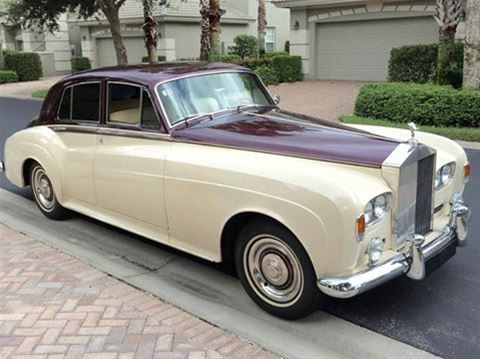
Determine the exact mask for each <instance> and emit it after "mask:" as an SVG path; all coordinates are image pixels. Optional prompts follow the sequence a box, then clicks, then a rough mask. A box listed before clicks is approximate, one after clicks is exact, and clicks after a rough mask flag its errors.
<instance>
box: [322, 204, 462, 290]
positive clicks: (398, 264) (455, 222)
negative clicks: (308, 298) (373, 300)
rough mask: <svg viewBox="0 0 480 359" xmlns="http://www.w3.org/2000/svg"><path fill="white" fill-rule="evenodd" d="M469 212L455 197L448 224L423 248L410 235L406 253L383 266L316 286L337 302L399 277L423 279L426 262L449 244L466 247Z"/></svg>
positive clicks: (325, 279) (420, 240)
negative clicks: (338, 299) (453, 243)
mask: <svg viewBox="0 0 480 359" xmlns="http://www.w3.org/2000/svg"><path fill="white" fill-rule="evenodd" d="M469 216H470V209H469V208H468V207H467V206H466V205H465V204H464V203H463V198H462V197H461V196H457V197H456V198H455V200H454V203H453V206H452V211H451V213H450V221H449V223H448V224H447V225H446V226H445V228H444V229H443V232H442V233H441V234H440V235H439V236H438V237H437V238H435V239H434V240H432V241H431V242H429V243H428V244H426V245H424V244H423V243H424V237H423V236H420V235H413V236H411V237H410V238H409V239H408V242H409V244H410V248H409V251H408V252H407V253H397V254H396V255H394V256H393V257H392V258H390V259H388V260H387V261H386V262H384V263H382V264H379V265H375V266H372V267H369V268H366V269H364V270H363V271H361V272H358V273H356V274H353V275H351V276H343V277H342V276H340V277H323V278H320V279H319V280H318V282H317V286H318V288H319V289H320V290H321V291H322V292H323V293H325V294H327V295H329V296H331V297H336V298H350V297H354V296H356V295H358V294H360V293H363V292H366V291H368V290H370V289H373V288H375V287H377V286H379V285H381V284H383V283H386V282H388V281H390V280H392V279H394V278H396V277H399V276H401V275H405V274H406V275H407V276H408V277H410V278H411V279H414V280H422V279H423V278H424V276H425V262H426V261H428V260H429V259H430V258H432V257H433V256H435V255H436V254H438V253H440V252H442V251H443V250H444V249H445V248H446V247H447V246H448V245H450V244H451V243H452V242H455V241H456V242H457V244H458V245H459V246H464V245H465V243H466V221H467V220H468V217H469Z"/></svg>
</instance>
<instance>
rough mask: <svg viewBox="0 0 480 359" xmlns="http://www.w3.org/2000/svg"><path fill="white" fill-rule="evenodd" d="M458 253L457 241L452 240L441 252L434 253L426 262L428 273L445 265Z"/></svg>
mask: <svg viewBox="0 0 480 359" xmlns="http://www.w3.org/2000/svg"><path fill="white" fill-rule="evenodd" d="M456 253H457V241H456V240H455V241H452V242H451V243H450V244H449V245H448V246H446V247H445V248H443V249H442V251H441V252H439V253H437V254H436V255H434V256H433V257H432V258H430V259H429V260H428V261H427V262H426V263H425V271H426V275H429V274H430V273H432V272H433V271H435V270H437V269H438V268H440V267H441V266H442V265H444V264H445V263H446V262H447V261H448V260H449V259H450V258H452V257H453V256H454V255H455V254H456Z"/></svg>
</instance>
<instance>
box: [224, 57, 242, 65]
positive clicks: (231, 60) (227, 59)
mask: <svg viewBox="0 0 480 359" xmlns="http://www.w3.org/2000/svg"><path fill="white" fill-rule="evenodd" d="M219 61H220V62H227V63H230V64H236V63H237V62H239V61H240V57H238V56H237V55H222V56H220V59H219Z"/></svg>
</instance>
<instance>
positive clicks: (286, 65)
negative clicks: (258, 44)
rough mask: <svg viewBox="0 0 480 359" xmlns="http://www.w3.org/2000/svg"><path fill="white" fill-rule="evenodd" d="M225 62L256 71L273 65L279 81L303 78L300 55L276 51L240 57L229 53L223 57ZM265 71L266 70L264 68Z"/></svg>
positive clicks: (292, 80)
mask: <svg viewBox="0 0 480 359" xmlns="http://www.w3.org/2000/svg"><path fill="white" fill-rule="evenodd" d="M221 60H222V61H223V62H228V63H232V64H236V65H239V66H243V67H247V68H249V69H251V70H253V71H256V70H257V69H258V68H260V67H271V68H272V69H273V70H274V71H275V72H276V73H277V76H278V80H279V82H295V81H301V80H302V79H303V74H302V58H301V57H300V56H290V55H284V54H282V53H276V54H275V55H273V56H271V57H270V56H264V57H251V58H244V59H242V58H239V57H238V56H235V55H227V56H223V57H222V58H221ZM262 71H263V72H265V70H262Z"/></svg>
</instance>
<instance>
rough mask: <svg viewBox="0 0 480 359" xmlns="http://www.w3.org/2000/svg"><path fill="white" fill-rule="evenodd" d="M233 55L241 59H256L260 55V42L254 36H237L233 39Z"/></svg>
mask: <svg viewBox="0 0 480 359" xmlns="http://www.w3.org/2000/svg"><path fill="white" fill-rule="evenodd" d="M233 43H234V45H233V55H237V56H238V57H241V58H247V57H256V56H257V55H258V40H257V38H256V37H255V36H252V35H244V34H241V35H237V36H235V38H234V39H233Z"/></svg>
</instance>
